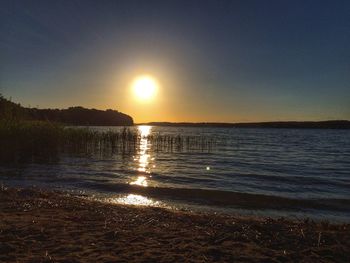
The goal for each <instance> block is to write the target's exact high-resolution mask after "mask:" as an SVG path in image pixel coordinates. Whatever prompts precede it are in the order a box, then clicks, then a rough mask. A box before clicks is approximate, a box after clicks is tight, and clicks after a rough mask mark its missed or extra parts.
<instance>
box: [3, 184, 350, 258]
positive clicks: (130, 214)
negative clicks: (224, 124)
mask: <svg viewBox="0 0 350 263" xmlns="http://www.w3.org/2000/svg"><path fill="white" fill-rule="evenodd" d="M0 233H1V234H0V261H1V262H15V261H19V262H24V261H26V262H27V261H30V262H116V261H118V262H187V261H191V262H213V261H219V262H220V261H221V262H350V255H349V253H348V252H349V251H350V224H332V223H328V222H323V223H315V222H312V221H310V220H303V221H291V220H288V219H285V218H280V219H271V218H253V217H235V216H224V215H215V214H196V213H185V212H178V211H169V210H166V209H161V208H150V207H133V206H123V205H111V204H105V203H100V202H97V201H89V200H86V199H83V198H80V197H74V196H70V195H67V194H64V193H60V192H50V191H42V190H38V189H18V188H6V187H2V188H1V190H0Z"/></svg>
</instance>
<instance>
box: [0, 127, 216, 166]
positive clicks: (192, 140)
mask: <svg viewBox="0 0 350 263" xmlns="http://www.w3.org/2000/svg"><path fill="white" fill-rule="evenodd" d="M142 140H143V141H144V140H147V143H148V144H149V145H150V146H151V150H152V151H155V152H173V153H175V152H194V151H200V152H210V151H212V150H213V149H214V148H215V145H216V141H215V138H212V137H205V136H182V135H176V136H175V135H162V134H154V135H148V136H141V134H140V133H139V132H138V131H137V130H135V129H130V128H124V129H121V130H120V131H111V130H109V131H104V132H101V131H96V130H92V129H90V128H77V127H65V126H64V125H61V124H58V123H52V122H48V121H18V120H1V121H0V162H2V163H6V162H11V163H13V162H14V163H22V162H55V161H57V160H59V158H60V156H61V154H68V155H78V156H81V155H84V156H93V155H100V156H106V155H114V154H122V155H131V154H135V153H136V152H137V151H138V150H139V149H140V144H141V141H142Z"/></svg>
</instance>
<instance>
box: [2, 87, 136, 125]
mask: <svg viewBox="0 0 350 263" xmlns="http://www.w3.org/2000/svg"><path fill="white" fill-rule="evenodd" d="M0 118H1V119H4V118H9V119H20V120H40V121H53V122H60V123H65V124H69V125H92V126H94V125H95V126H130V125H133V124H134V122H133V119H132V118H131V117H130V116H128V115H126V114H124V113H121V112H118V111H116V110H106V111H102V110H96V109H86V108H83V107H70V108H68V109H37V108H25V107H22V106H21V105H20V104H17V103H14V102H12V101H10V100H8V99H5V98H4V97H3V96H2V95H1V94H0Z"/></svg>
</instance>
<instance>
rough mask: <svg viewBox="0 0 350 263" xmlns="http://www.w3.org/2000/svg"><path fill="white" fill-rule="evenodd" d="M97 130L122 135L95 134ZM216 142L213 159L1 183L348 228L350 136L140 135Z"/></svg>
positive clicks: (115, 160) (67, 166) (71, 161)
mask: <svg viewBox="0 0 350 263" xmlns="http://www.w3.org/2000/svg"><path fill="white" fill-rule="evenodd" d="M93 129H98V130H108V129H120V128H119V127H93ZM135 129H138V130H139V131H140V133H141V135H143V136H147V135H150V134H156V133H160V134H172V135H203V136H210V137H215V138H216V141H217V146H216V147H215V149H213V150H211V151H207V150H204V151H200V150H197V151H190V152H188V151H185V152H169V151H168V152H157V151H155V149H154V148H152V145H151V143H150V142H149V140H148V139H147V137H143V139H142V140H141V143H140V145H139V149H138V151H137V153H135V154H130V155H120V154H116V155H114V156H107V157H106V156H94V157H72V156H62V158H61V159H60V161H59V163H56V164H27V165H24V166H22V167H9V166H6V167H5V166H3V167H0V173H1V177H0V181H2V182H4V183H6V184H10V185H22V186H23V185H24V186H28V185H37V186H40V187H47V188H56V189H57V188H58V189H63V190H74V191H83V192H84V193H85V194H87V195H89V196H92V195H93V196H94V197H95V198H100V199H103V200H107V201H109V202H117V203H118V202H119V203H128V204H129V203H131V204H141V205H157V206H172V207H174V206H175V207H181V208H191V209H214V210H217V211H224V212H229V213H231V212H239V213H258V214H259V213H261V214H269V215H287V216H288V215H289V216H291V215H295V216H314V217H317V218H331V219H339V220H343V221H344V220H346V221H348V220H350V132H349V131H348V130H318V129H252V128H198V127H181V128H179V127H151V126H139V127H135Z"/></svg>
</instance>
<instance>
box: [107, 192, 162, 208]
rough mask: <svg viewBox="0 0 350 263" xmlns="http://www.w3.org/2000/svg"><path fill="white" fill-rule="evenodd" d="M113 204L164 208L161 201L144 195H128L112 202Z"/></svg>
mask: <svg viewBox="0 0 350 263" xmlns="http://www.w3.org/2000/svg"><path fill="white" fill-rule="evenodd" d="M111 202H112V203H117V204H124V205H142V206H157V207H158V206H162V203H161V202H159V201H154V200H152V199H150V198H147V197H145V196H142V195H135V194H128V195H126V196H122V197H119V198H116V199H112V200H111Z"/></svg>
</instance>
